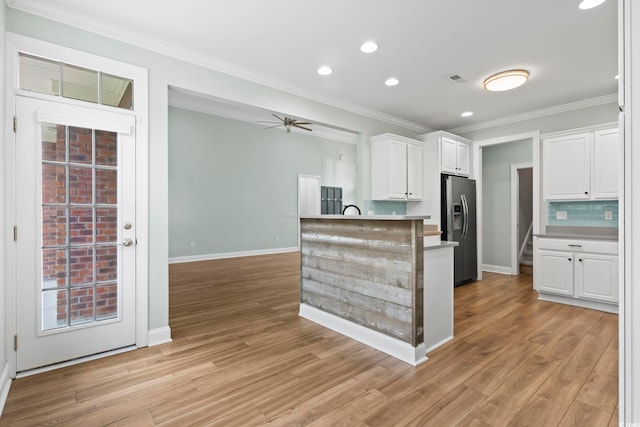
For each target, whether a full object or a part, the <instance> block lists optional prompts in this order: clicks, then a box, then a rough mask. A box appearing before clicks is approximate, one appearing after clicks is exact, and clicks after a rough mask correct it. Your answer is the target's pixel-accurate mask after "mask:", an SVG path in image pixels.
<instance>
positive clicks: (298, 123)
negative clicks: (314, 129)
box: [293, 122, 313, 125]
mask: <svg viewBox="0 0 640 427" xmlns="http://www.w3.org/2000/svg"><path fill="white" fill-rule="evenodd" d="M293 124H294V125H312V124H313V123H311V122H294V123H293Z"/></svg>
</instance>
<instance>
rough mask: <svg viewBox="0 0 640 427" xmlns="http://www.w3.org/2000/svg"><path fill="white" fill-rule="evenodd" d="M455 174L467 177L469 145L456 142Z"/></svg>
mask: <svg viewBox="0 0 640 427" xmlns="http://www.w3.org/2000/svg"><path fill="white" fill-rule="evenodd" d="M456 167H457V172H456V173H457V174H458V175H464V176H469V144H467V143H465V142H462V141H456Z"/></svg>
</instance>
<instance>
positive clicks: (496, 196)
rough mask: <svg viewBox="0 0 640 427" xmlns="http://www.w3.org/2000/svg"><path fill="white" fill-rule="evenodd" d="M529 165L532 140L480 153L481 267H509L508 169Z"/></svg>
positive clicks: (501, 145) (487, 149)
mask: <svg viewBox="0 0 640 427" xmlns="http://www.w3.org/2000/svg"><path fill="white" fill-rule="evenodd" d="M531 161H533V144H532V141H531V139H529V140H524V141H516V142H510V143H507V144H499V145H492V146H489V147H485V148H483V149H482V239H483V240H482V242H483V245H482V251H483V260H482V263H483V264H487V265H493V266H500V267H510V266H511V225H510V224H511V165H512V164H514V163H527V162H531Z"/></svg>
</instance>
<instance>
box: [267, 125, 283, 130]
mask: <svg viewBox="0 0 640 427" xmlns="http://www.w3.org/2000/svg"><path fill="white" fill-rule="evenodd" d="M280 126H282V124H279V125H275V126H269V127H266V128H265V129H273V128H279V127H280Z"/></svg>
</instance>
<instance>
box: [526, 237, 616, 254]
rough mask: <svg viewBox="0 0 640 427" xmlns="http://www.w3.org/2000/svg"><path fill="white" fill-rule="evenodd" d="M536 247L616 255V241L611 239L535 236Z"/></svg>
mask: <svg viewBox="0 0 640 427" xmlns="http://www.w3.org/2000/svg"><path fill="white" fill-rule="evenodd" d="M537 240H538V245H537V248H538V249H548V250H553V251H570V252H592V253H599V254H609V255H618V242H617V241H612V240H580V239H556V238H547V237H537Z"/></svg>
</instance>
